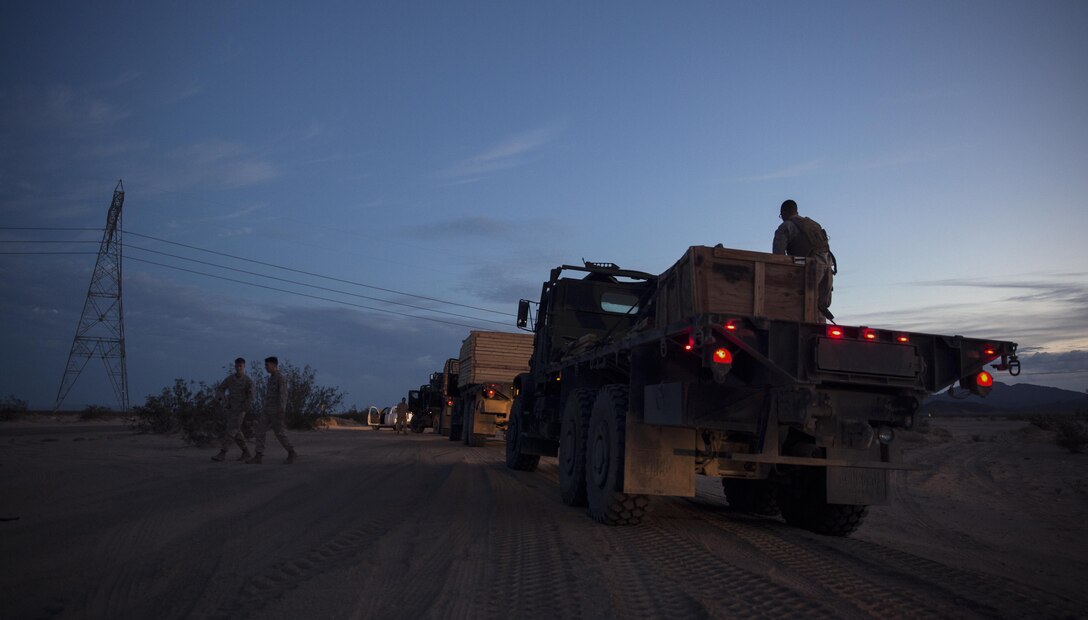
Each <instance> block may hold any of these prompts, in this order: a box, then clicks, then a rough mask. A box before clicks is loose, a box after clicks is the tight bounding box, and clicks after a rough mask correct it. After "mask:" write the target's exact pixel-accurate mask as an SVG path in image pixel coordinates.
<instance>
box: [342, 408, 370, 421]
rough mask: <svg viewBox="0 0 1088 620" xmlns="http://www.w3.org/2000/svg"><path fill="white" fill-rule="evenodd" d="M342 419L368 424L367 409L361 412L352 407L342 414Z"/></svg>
mask: <svg viewBox="0 0 1088 620" xmlns="http://www.w3.org/2000/svg"><path fill="white" fill-rule="evenodd" d="M340 417H341V418H344V419H345V420H354V421H355V422H358V423H360V424H366V423H367V416H366V409H363V410H362V411H359V410H358V409H356V408H355V406H354V405H352V407H351V409H348V410H347V411H345V412H344V413H341V414H340Z"/></svg>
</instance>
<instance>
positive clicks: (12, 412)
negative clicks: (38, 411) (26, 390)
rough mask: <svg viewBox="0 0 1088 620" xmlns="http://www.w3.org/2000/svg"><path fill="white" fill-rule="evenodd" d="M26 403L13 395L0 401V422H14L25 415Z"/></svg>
mask: <svg viewBox="0 0 1088 620" xmlns="http://www.w3.org/2000/svg"><path fill="white" fill-rule="evenodd" d="M27 404H28V403H27V401H25V400H22V399H20V398H15V395H14V394H8V395H7V397H6V398H2V399H0V420H14V419H15V418H17V417H19V416H20V415H22V414H24V413H26V408H27Z"/></svg>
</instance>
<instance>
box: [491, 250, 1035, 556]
mask: <svg viewBox="0 0 1088 620" xmlns="http://www.w3.org/2000/svg"><path fill="white" fill-rule="evenodd" d="M816 269H817V266H816V265H814V264H812V263H806V261H805V260H804V259H794V258H790V257H786V256H776V255H771V254H763V253H759V252H746V251H741V250H731V249H728V248H722V247H720V246H719V247H717V248H708V247H698V246H697V247H692V248H690V249H689V250H688V251H687V252H686V253H685V255H684V257H683V258H681V260H680V261H678V262H677V263H676V264H675V265H674V266H673V267H672V268H670V269H669V270H668V271H666V272H665V273H664V274H661V275H660V276H655V275H652V274H649V273H645V272H639V271H629V270H624V269H620V268H619V267H618V266H616V265H614V264H605V263H585V264H584V265H581V266H572V265H562V266H560V267H557V268H555V269H553V270H552V272H551V276H550V278H549V279H548V281H547V282H545V283H544V285H543V289H542V291H541V295H540V300H539V301H538V302H537V303H536V312H535V316H533V314H534V313H533V312H532V310H533V308H532V302H530V301H529V300H522V301H521V303H520V305H519V308H518V318H517V321H518V325H519V326H520V327H522V328H527V329H531V331H532V332H533V338H534V341H533V353H532V360H531V362H530V370H529V371H528V372H526V373H523V374H520V375H518V377H517V378H516V379H515V380H514V394H515V398H514V402H513V405H512V410H511V412H510V420H509V430H508V431H507V435H506V464H507V466H508V467H510V468H512V469H518V470H526V471H532V470H534V469H536V467H537V463H538V461H539V459H540V456H541V455H548V456H558V458H559V488H560V494H561V496H562V498H563V501H564V502H565V503H567V504H568V505H572V506H578V505H584V506H587V512H588V513H589V516H591V517H592V518H593V519H595V520H597V521H599V522H601V523H605V524H616V525H618V524H637V523H639V522H640V521H642V520H643V519H644V518H645V517H646V515H647V514H648V511H649V509H650V507H651V503H650V497H651V496H654V495H667V496H688V497H691V496H693V495H694V494H695V476H696V475H697V474H699V475H705V476H714V477H720V478H722V486H723V489H724V492H725V495H726V499H727V501H728V502H729V504H730V505H731V506H733V507H735V508H737V509H740V510H744V511H748V512H754V513H759V514H777V513H780V514H781V515H782V517H783V518H784V519H785V521H786V522H787V523H789V524H793V525H796V526H799V527H802V528H806V529H809V530H812V531H814V532H818V533H821V534H828V535H846V534H849V533H851V532H852V531H854V530H855V529H856V528H857V527H858V526H859V525H860V524H861V522H862V520H863V519H864V517H865V516H866V513H867V510H868V506H870V505H877V504H884V503H887V501H888V487H889V478H888V476H889V473H890V472H892V471H894V470H897V469H906V468H907V467H906V466H905V465H904V464H903V463H902V462H901V460H900V458H899V444H898V443H897V442H896V432H897V431H901V430H902V429H910V428H911V427H912V426H913V424H914V423H915V418H916V416H918V415H919V411H920V409H919V407H920V404H921V402H922V399H923V398H924V397H925V396H926V395H928V394H931V393H933V392H936V391H939V390H942V389H943V388H945V387H948V386H951V385H952V384H954V383H958V384H959V386H960V387H961V388H962V389H963V390H964V391H965V392H967V393H973V394H977V395H985V394H986V393H987V392H989V390H990V388H991V387H992V385H993V376H992V375H991V374H990V373H989V372H988V371H987V370H986V369H985V366H986V365H987V364H991V363H994V362H996V363H994V364H993V367H994V368H996V369H997V370H1002V371H1009V372H1010V373H1013V374H1018V373H1019V368H1020V363H1019V361H1018V360H1017V357H1016V346H1017V345H1016V344H1015V343H1012V342H1003V341H999V340H993V339H983V338H964V337H961V336H941V335H932V334H921V333H913V332H907V331H903V330H896V329H883V328H873V327H868V326H846V325H834V324H824V323H821V322H820V321H821V319H820V314H819V312H818V308H817V305H816V287H815V284H816V282H817V281H818V276H819V274H818V273H817V272H816ZM576 276H581V277H576ZM527 326H528V327H527Z"/></svg>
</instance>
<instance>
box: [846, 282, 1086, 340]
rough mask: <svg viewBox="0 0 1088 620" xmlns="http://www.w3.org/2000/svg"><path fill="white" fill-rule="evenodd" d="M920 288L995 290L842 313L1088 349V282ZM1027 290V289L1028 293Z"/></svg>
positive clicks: (856, 319)
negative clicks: (942, 300) (921, 303)
mask: <svg viewBox="0 0 1088 620" xmlns="http://www.w3.org/2000/svg"><path fill="white" fill-rule="evenodd" d="M912 284H913V285H914V286H918V287H962V288H968V289H984V290H987V291H992V292H993V293H995V295H994V296H989V297H984V296H983V295H981V294H980V293H975V294H973V295H967V296H966V297H967V298H968V299H970V301H966V302H959V301H957V302H955V303H944V304H932V305H927V306H916V307H907V308H897V309H895V310H885V311H880V312H868V313H862V314H854V315H851V316H845V315H844V316H841V317H839V318H840V319H841V321H842V322H844V323H848V324H856V325H874V326H879V325H886V326H891V327H896V328H899V329H905V330H909V331H916V332H925V333H936V334H948V333H953V334H961V335H963V336H968V337H979V338H1001V339H1003V340H1013V341H1015V342H1017V343H1018V344H1019V345H1020V346H1021V347H1022V350H1024V351H1028V350H1036V351H1046V352H1050V353H1059V352H1063V351H1072V350H1077V349H1084V348H1088V312H1085V308H1088V281H1086V280H1081V281H1076V280H1074V279H1070V278H1067V277H1062V278H1039V277H1033V278H1030V279H1028V278H1025V279H1016V278H1005V279H978V280H964V279H949V280H934V281H927V282H915V283H912ZM1025 291H1026V292H1025Z"/></svg>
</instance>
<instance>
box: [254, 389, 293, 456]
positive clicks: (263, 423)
mask: <svg viewBox="0 0 1088 620" xmlns="http://www.w3.org/2000/svg"><path fill="white" fill-rule="evenodd" d="M269 427H271V428H272V432H273V433H275V434H276V439H279V440H280V445H281V446H283V447H284V449H286V450H287V452H288V453H292V452H294V451H295V448H294V447H293V446H292V445H291V440H290V439H288V438H287V377H285V376H284V375H283V373H281V372H280V371H279V370H278V369H277V370H276V372H273V373H271V374H269V375H268V387H267V388H266V389H265V391H264V408H263V410H262V411H261V419H260V422H259V423H258V424H257V454H258V455H260V454H264V436H265V434H266V433H267V432H268V428H269Z"/></svg>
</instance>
